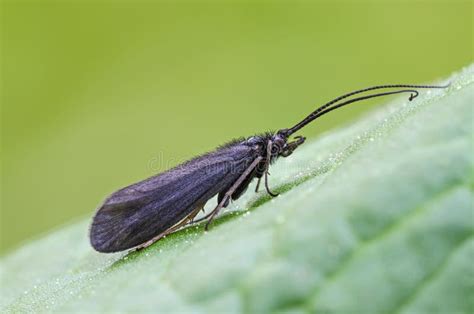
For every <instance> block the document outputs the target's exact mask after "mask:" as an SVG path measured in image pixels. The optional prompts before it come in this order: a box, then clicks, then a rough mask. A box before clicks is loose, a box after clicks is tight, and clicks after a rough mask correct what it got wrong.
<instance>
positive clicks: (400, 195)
mask: <svg viewBox="0 0 474 314" xmlns="http://www.w3.org/2000/svg"><path fill="white" fill-rule="evenodd" d="M473 73H474V66H471V67H469V68H467V69H464V70H463V71H462V72H461V73H459V74H456V75H454V76H453V78H452V79H451V81H452V83H453V84H452V85H451V87H449V88H448V89H447V90H432V91H424V92H423V93H422V94H421V95H420V96H419V97H418V98H416V99H415V100H414V101H412V102H408V100H407V99H406V98H399V99H397V100H396V101H394V102H392V103H390V104H389V105H387V106H384V107H380V109H379V110H378V111H376V112H374V113H372V114H371V115H369V116H367V117H365V118H364V119H361V120H360V121H358V122H357V123H355V124H353V125H351V126H348V127H346V128H344V129H340V130H335V131H331V132H328V133H327V134H326V135H324V136H322V137H320V138H319V139H317V140H316V141H312V142H308V143H306V144H305V145H303V146H302V147H301V148H300V149H299V150H298V151H296V152H295V154H293V155H292V156H291V157H289V158H286V159H281V160H279V161H278V162H277V163H276V164H275V165H274V166H273V167H272V169H271V174H272V175H271V176H270V179H271V180H270V183H271V185H272V186H273V187H274V188H276V190H279V192H282V194H281V195H280V196H279V197H277V198H274V199H271V200H270V198H269V197H267V196H266V195H265V193H263V192H260V193H258V194H255V193H253V192H251V191H250V190H251V189H249V192H247V193H246V195H245V196H244V197H243V198H242V199H239V201H237V202H235V203H234V204H232V205H231V206H230V208H229V210H228V211H227V214H226V215H224V217H222V218H220V219H219V220H218V221H217V222H216V223H215V224H214V225H213V228H212V229H211V230H210V231H209V232H204V231H203V229H202V226H198V227H191V228H188V229H185V230H182V231H180V232H178V233H175V234H173V235H171V236H169V237H167V238H166V239H163V240H161V241H159V242H157V243H155V244H154V245H153V246H151V247H149V248H148V249H146V250H143V251H140V252H134V253H129V254H126V253H117V254H111V255H106V254H99V253H96V252H94V251H93V250H92V248H91V247H90V246H89V243H88V238H87V233H88V224H89V219H87V220H85V221H83V222H80V223H77V224H75V225H72V226H69V227H66V228H63V229H61V230H58V231H56V232H53V233H51V234H50V235H48V236H46V237H44V238H43V239H40V240H38V241H35V242H32V243H30V244H28V245H25V246H23V247H21V248H20V249H18V250H17V251H15V252H13V253H12V254H10V255H9V256H6V257H4V258H3V259H2V261H1V282H2V286H1V306H2V312H23V311H24V312H42V311H56V312H67V311H76V312H77V311H80V312H91V311H97V312H107V311H114V312H118V311H120V312H132V311H153V312H166V313H167V312H187V311H193V312H203V313H207V312H223V311H225V312H252V313H253V312H257V313H258V312H270V311H294V312H300V311H301V312H308V311H310V312H315V311H316V312H324V313H333V312H334V313H347V312H349V311H350V312H352V313H381V312H397V313H433V312H440V313H448V312H450V313H472V312H473V311H474V295H473V290H474V283H473V280H474V269H473V267H472V260H473V259H474V238H473V230H474V228H473V221H474V217H473V206H472V205H473V158H472V151H473V147H472V134H473V133H472V131H473V130H472V121H473V120H472V119H473V116H472V105H473V99H474V94H473V91H474V88H473V86H474V79H473ZM345 110H350V109H345ZM295 114H298V113H295ZM299 114H301V113H299ZM310 127H317V122H316V123H314V124H313V125H312V126H310ZM301 133H302V134H303V133H304V132H301ZM214 203H215V200H211V202H209V204H208V206H207V210H210V209H211V207H212V206H213V204H214ZM245 209H249V210H247V211H245ZM19 227H20V226H19Z"/></svg>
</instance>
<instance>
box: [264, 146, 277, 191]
mask: <svg viewBox="0 0 474 314" xmlns="http://www.w3.org/2000/svg"><path fill="white" fill-rule="evenodd" d="M272 146H273V143H272V141H268V144H267V159H266V161H265V189H266V190H267V193H268V194H270V196H273V197H275V196H278V194H276V193H273V192H272V191H271V190H270V187H269V186H268V168H269V167H270V160H271V158H272Z"/></svg>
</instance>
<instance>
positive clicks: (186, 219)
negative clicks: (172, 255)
mask: <svg viewBox="0 0 474 314" xmlns="http://www.w3.org/2000/svg"><path fill="white" fill-rule="evenodd" d="M201 210H204V205H203V206H198V207H197V208H196V209H194V210H193V211H192V212H191V213H190V214H189V215H188V216H186V217H184V219H183V220H181V221H180V222H179V223H177V224H176V225H174V226H172V227H171V228H168V229H167V230H165V231H164V232H162V233H160V234H159V235H157V236H156V237H154V238H152V239H151V240H148V241H146V242H145V243H142V244H140V245H139V246H137V247H135V251H140V250H143V249H144V248H147V247H149V246H150V245H152V244H153V243H155V242H156V241H158V240H160V239H161V238H163V237H165V236H167V235H169V234H171V233H173V232H175V231H177V230H178V229H179V228H181V227H182V226H185V225H187V224H189V222H190V221H191V222H192V220H193V219H194V217H196V215H197V214H198V213H199V212H200V211H201Z"/></svg>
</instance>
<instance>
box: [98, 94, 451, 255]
mask: <svg viewBox="0 0 474 314" xmlns="http://www.w3.org/2000/svg"><path fill="white" fill-rule="evenodd" d="M445 87H446V86H424V85H380V86H374V87H369V88H366V89H362V90H357V91H354V92H351V93H348V94H345V95H343V96H340V97H338V98H336V99H334V100H332V101H330V102H329V103H327V104H325V105H323V106H321V107H319V108H318V109H317V110H315V111H314V112H312V113H311V114H310V115H309V116H307V117H306V118H305V119H303V120H302V121H301V122H299V123H298V124H296V125H295V126H293V127H292V128H289V129H281V130H279V131H277V132H275V133H265V134H262V135H257V136H252V137H249V138H241V139H237V140H234V141H232V142H230V143H228V144H226V145H223V146H221V147H219V148H217V149H216V150H215V151H213V152H210V153H207V154H204V155H202V156H198V157H196V158H194V159H192V160H190V161H188V162H186V163H184V164H181V165H179V166H177V167H175V168H173V169H171V170H168V171H166V172H163V173H161V174H158V175H156V176H154V177H151V178H148V179H146V180H144V181H141V182H138V183H135V184H132V185H130V186H128V187H125V188H123V189H120V190H118V191H116V192H115V193H113V194H112V195H110V196H109V197H108V198H107V199H106V200H105V202H104V203H103V204H102V205H101V206H100V208H99V209H98V211H97V213H96V215H95V216H94V219H93V222H92V226H91V229H90V240H91V244H92V246H93V247H94V249H96V250H97V251H99V252H117V251H122V250H126V249H130V248H143V247H147V246H149V245H150V244H152V243H153V242H155V241H157V240H159V239H160V238H162V237H164V236H166V235H168V234H170V233H172V232H174V231H176V230H178V229H179V228H180V227H182V226H184V225H186V224H190V223H193V222H194V223H195V222H198V221H202V220H204V219H207V224H206V229H207V228H208V226H209V224H210V223H211V221H212V220H213V219H214V217H215V216H216V215H217V214H218V213H219V212H220V211H221V209H222V208H224V207H226V206H227V205H228V204H229V202H230V201H231V200H236V199H238V198H239V197H240V196H241V195H242V194H243V193H244V192H245V191H246V189H247V187H248V185H249V184H250V182H251V181H252V180H253V179H254V178H257V180H258V182H257V189H256V190H258V187H259V185H260V180H261V179H262V178H263V181H264V184H265V189H266V191H267V192H268V193H269V194H270V195H271V196H277V194H275V193H273V192H272V191H271V190H270V188H269V185H268V168H269V166H270V164H271V163H272V162H274V161H275V160H276V159H278V158H279V157H288V156H290V155H291V154H292V153H293V152H294V151H295V150H296V149H297V148H298V146H300V145H301V144H303V143H304V141H305V138H304V137H302V136H296V137H295V138H294V139H290V137H291V135H292V134H294V133H295V132H296V131H298V130H299V129H301V128H303V127H304V126H305V125H307V124H308V123H310V122H311V121H313V120H315V119H317V118H318V117H320V116H322V115H324V114H326V113H328V112H330V111H332V110H334V109H336V108H339V107H342V106H345V105H348V104H350V103H353V102H357V101H360V100H364V99H369V98H374V97H380V96H386V95H392V94H398V93H410V98H409V99H410V100H412V99H413V98H415V97H416V96H417V95H418V92H417V91H416V90H415V89H414V88H417V89H418V88H445ZM391 88H397V89H398V90H395V91H386V92H382V93H376V94H370V95H365V96H360V97H356V98H350V99H348V100H345V101H343V102H341V101H342V100H344V99H347V98H349V97H351V96H353V95H356V94H360V93H365V92H368V91H371V90H376V89H391ZM215 195H218V198H217V203H218V204H217V206H216V207H215V208H214V209H213V210H212V211H211V212H210V213H209V214H207V215H206V216H205V217H203V218H201V219H199V220H195V221H194V218H195V216H196V215H197V214H198V213H199V211H200V210H202V209H203V207H204V205H205V204H206V202H207V201H208V200H209V199H211V198H212V197H214V196H215Z"/></svg>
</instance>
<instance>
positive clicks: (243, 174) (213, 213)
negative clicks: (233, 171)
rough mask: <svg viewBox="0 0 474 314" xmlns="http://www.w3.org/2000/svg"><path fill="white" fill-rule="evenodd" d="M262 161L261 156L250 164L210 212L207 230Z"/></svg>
mask: <svg viewBox="0 0 474 314" xmlns="http://www.w3.org/2000/svg"><path fill="white" fill-rule="evenodd" d="M261 160H262V157H261V156H258V157H257V158H255V159H254V161H253V162H252V163H251V164H250V166H249V167H248V168H247V169H245V171H244V173H242V174H241V175H240V177H239V178H238V179H237V181H235V183H234V184H233V185H232V186H231V187H230V189H229V190H227V192H226V193H225V195H224V197H223V198H222V200H221V202H220V203H219V204H218V205H217V207H216V208H214V210H212V212H210V213H209V214H210V217H209V220H208V221H207V223H206V226H205V227H204V229H205V230H208V229H209V224H210V223H211V222H212V220H214V217H215V216H216V215H217V214H218V213H219V211H220V210H221V209H222V207H224V204H225V203H226V202H227V201H228V200H230V197H231V196H232V194H233V193H234V192H235V190H236V189H237V188H238V187H239V185H240V184H242V182H243V181H244V180H245V178H246V177H247V176H248V175H249V174H250V173H251V172H252V171H253V169H254V168H255V167H256V166H257V165H258V163H259V162H260V161H261Z"/></svg>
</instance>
